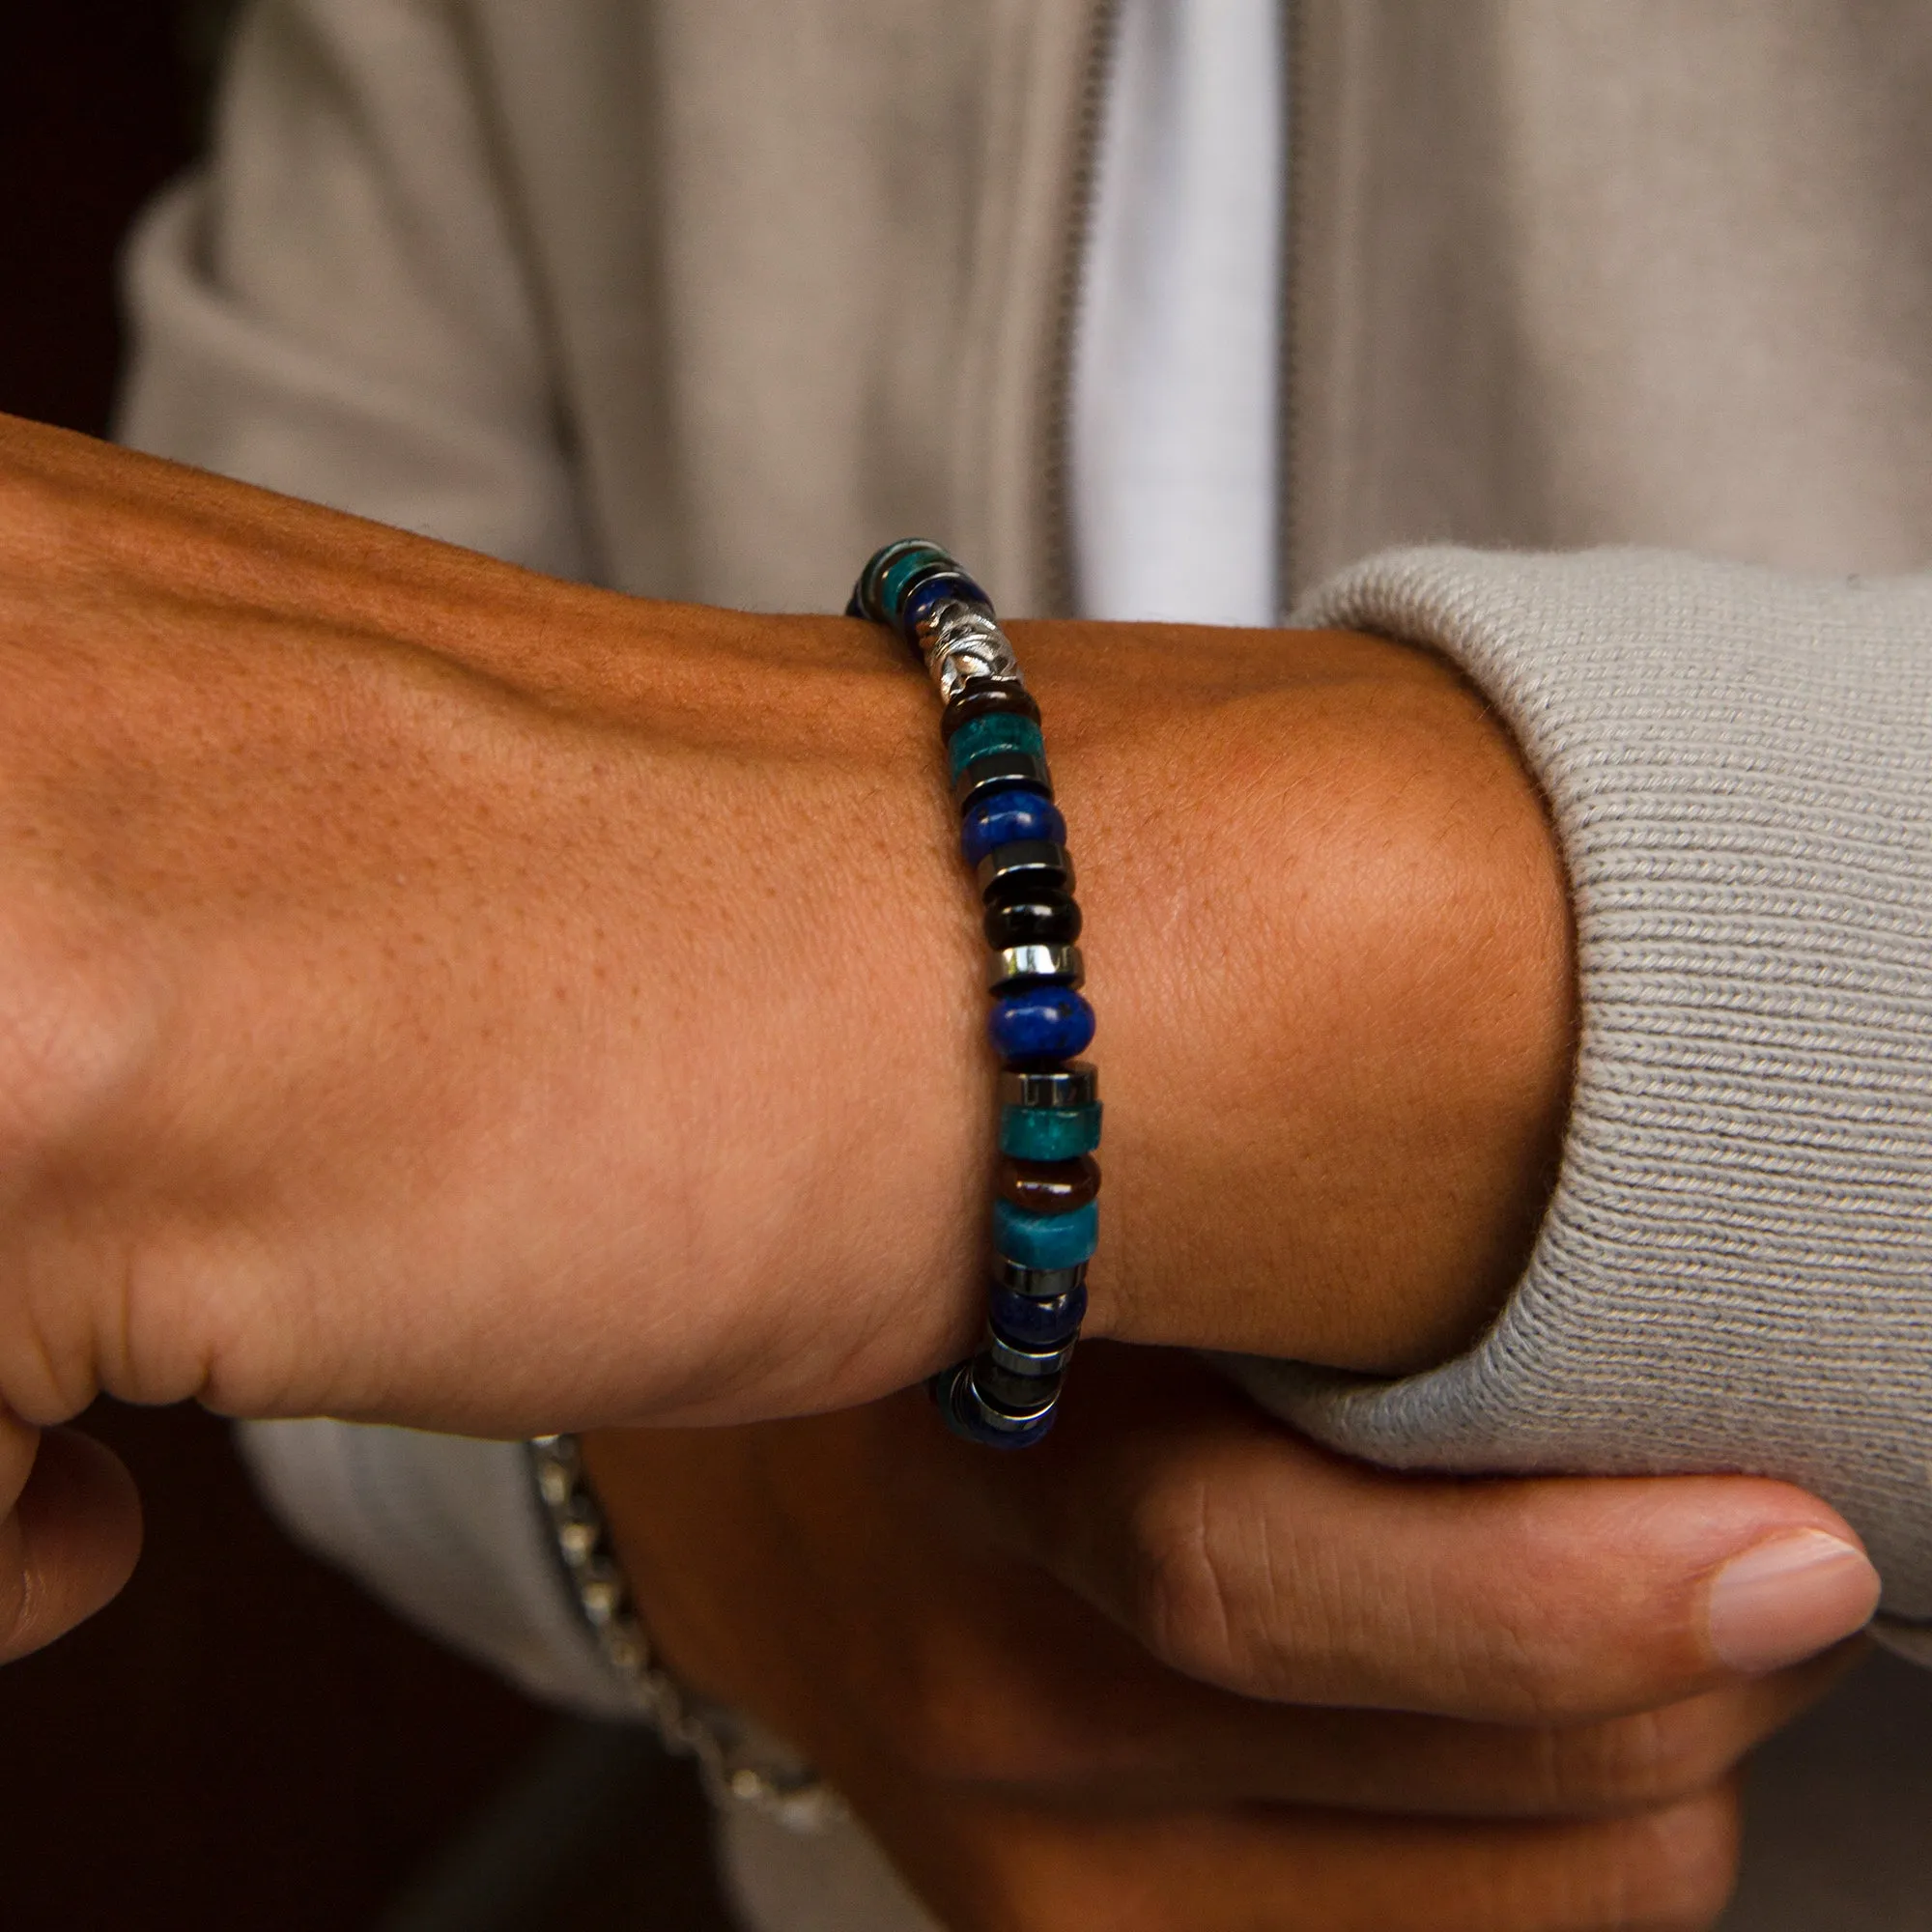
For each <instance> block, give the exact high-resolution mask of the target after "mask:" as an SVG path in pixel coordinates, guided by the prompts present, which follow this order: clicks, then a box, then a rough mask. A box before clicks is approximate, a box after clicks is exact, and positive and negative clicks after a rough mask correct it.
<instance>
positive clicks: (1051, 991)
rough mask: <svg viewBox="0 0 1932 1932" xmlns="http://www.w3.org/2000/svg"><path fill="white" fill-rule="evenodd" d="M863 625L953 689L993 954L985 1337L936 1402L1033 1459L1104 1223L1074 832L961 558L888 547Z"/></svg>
mask: <svg viewBox="0 0 1932 1932" xmlns="http://www.w3.org/2000/svg"><path fill="white" fill-rule="evenodd" d="M847 614H848V615H849V616H854V617H869V618H870V619H871V620H872V622H873V623H875V624H885V625H888V626H890V627H891V628H892V629H893V630H894V631H895V632H897V634H898V635H899V637H900V638H901V639H903V640H904V641H905V643H906V645H907V646H908V647H909V648H910V649H911V650H912V652H913V653H914V655H915V656H917V657H918V658H919V659H920V660H921V661H922V662H923V664H924V666H925V668H926V670H927V671H928V672H929V673H930V674H931V677H932V680H933V682H934V683H935V684H936V685H938V687H939V695H940V696H941V698H942V699H943V700H944V703H945V710H944V713H943V714H942V717H941V722H940V732H941V736H942V739H943V741H944V743H945V746H946V753H947V761H948V764H949V766H950V768H951V771H952V796H953V798H954V800H955V801H956V803H957V804H958V807H959V813H960V819H959V846H960V850H961V852H962V853H963V854H964V856H965V859H966V863H967V864H968V865H969V866H971V867H974V868H975V870H976V873H977V876H978V879H979V886H980V898H981V900H982V902H983V904H984V907H985V915H984V923H985V932H986V940H987V943H988V944H989V945H990V946H991V947H992V949H993V957H992V962H991V964H990V965H989V967H988V969H987V973H986V988H987V991H988V992H990V993H991V995H992V997H993V1009H992V1013H991V1015H990V1017H989V1019H988V1022H987V1031H988V1033H989V1034H990V1035H991V1037H992V1041H993V1044H994V1046H995V1047H996V1048H997V1049H998V1050H999V1053H1000V1057H1001V1060H1002V1062H1003V1068H1002V1071H1001V1074H1000V1140H999V1145H1000V1168H999V1197H998V1199H997V1200H996V1201H995V1202H994V1204H993V1253H994V1269H993V1280H992V1284H991V1288H990V1292H989V1307H988V1311H987V1322H986V1339H985V1342H984V1343H983V1344H982V1346H981V1347H980V1352H979V1353H978V1354H976V1355H975V1356H973V1358H972V1359H971V1360H970V1361H965V1362H960V1363H956V1364H955V1365H954V1366H953V1367H952V1368H950V1369H944V1370H942V1371H941V1372H940V1373H939V1374H938V1375H937V1376H935V1377H934V1378H933V1379H932V1384H931V1386H932V1394H933V1399H934V1401H935V1402H936V1403H937V1404H938V1406H939V1411H940V1413H941V1414H942V1415H943V1416H944V1417H945V1418H946V1421H947V1424H948V1426H949V1427H950V1428H952V1430H953V1431H954V1433H955V1434H957V1435H963V1436H965V1437H967V1438H968V1439H969V1440H971V1441H974V1442H984V1443H989V1444H992V1445H993V1446H995V1447H998V1448H1003V1449H1019V1448H1024V1447H1026V1446H1027V1445H1028V1444H1029V1443H1033V1442H1037V1441H1038V1440H1039V1439H1040V1437H1041V1436H1043V1435H1045V1434H1046V1432H1047V1431H1048V1430H1049V1429H1051V1428H1052V1427H1053V1418H1054V1411H1055V1409H1056V1407H1057V1406H1058V1405H1059V1401H1060V1389H1061V1383H1062V1379H1063V1378H1064V1376H1065V1370H1066V1364H1067V1362H1068V1360H1069V1359H1070V1358H1071V1356H1072V1353H1073V1346H1074V1343H1075V1342H1076V1341H1077V1340H1078V1339H1079V1334H1080V1321H1081V1318H1082V1317H1083V1316H1084V1315H1085V1314H1086V1312H1087V1262H1088V1258H1089V1257H1090V1256H1091V1255H1092V1254H1093V1252H1094V1240H1095V1236H1096V1235H1097V1232H1098V1227H1099V1209H1098V1207H1097V1205H1096V1203H1095V1200H1094V1196H1095V1195H1096V1194H1097V1193H1098V1191H1099V1187H1100V1170H1099V1167H1098V1166H1097V1164H1096V1163H1095V1162H1094V1149H1095V1148H1097V1147H1098V1146H1099V1144H1100V1090H1099V1081H1098V1078H1097V1076H1096V1075H1095V1073H1094V1068H1093V1067H1092V1066H1091V1065H1089V1064H1088V1063H1087V1062H1085V1061H1083V1060H1078V1059H1075V1058H1074V1056H1075V1055H1076V1054H1078V1053H1079V1052H1080V1051H1081V1050H1082V1049H1083V1048H1084V1047H1085V1046H1086V1045H1087V1044H1088V1042H1089V1041H1090V1040H1091V1039H1092V1038H1093V1037H1094V1009H1093V1008H1092V1007H1090V1006H1089V1005H1088V1004H1087V1002H1086V1001H1085V1000H1084V999H1083V998H1082V997H1081V996H1080V992H1079V987H1080V985H1081V982H1082V980H1084V978H1085V969H1084V966H1083V964H1082V961H1081V956H1080V949H1079V947H1078V946H1076V945H1075V944H1074V941H1075V940H1077V939H1078V938H1079V937H1080V908H1079V906H1078V905H1077V904H1076V903H1075V901H1074V898H1073V861H1072V860H1071V858H1069V857H1068V856H1067V851H1066V825H1065V820H1064V819H1063V818H1062V817H1061V815H1060V811H1059V809H1058V808H1057V807H1056V806H1055V804H1054V802H1053V780H1052V776H1051V775H1050V774H1049V772H1048V771H1047V767H1046V751H1045V746H1044V743H1043V741H1042V740H1041V737H1040V729H1039V706H1038V705H1037V704H1036V703H1035V702H1034V700H1033V699H1032V697H1031V696H1028V694H1027V690H1026V686H1025V684H1024V683H1023V682H1022V681H1021V678H1020V669H1019V665H1018V662H1017V661H1016V660H1015V658H1014V656H1013V647H1012V644H1011V643H1010V641H1009V639H1008V638H1007V635H1006V633H1005V632H1004V631H1002V630H1001V628H1000V624H999V620H998V618H997V617H995V615H994V614H993V607H992V604H991V602H990V601H989V600H988V598H987V596H986V593H985V592H984V591H983V590H981V589H980V586H979V585H978V584H977V583H975V582H973V580H972V579H971V578H970V577H969V576H967V574H966V573H965V572H964V571H963V570H962V569H960V567H959V565H958V564H957V563H955V562H954V561H953V560H952V557H951V556H949V555H948V554H946V552H945V551H943V550H941V549H940V547H939V546H938V545H937V544H932V543H926V542H924V541H923V540H921V539H919V538H917V537H907V538H904V539H902V540H901V541H900V542H898V543H894V544H888V545H887V546H886V548H885V549H884V550H882V551H880V552H878V554H876V555H874V556H873V557H872V559H871V560H870V562H868V563H867V565H866V567H865V569H864V570H863V571H861V572H860V574H859V583H858V587H857V588H856V589H855V590H854V591H853V593H852V602H851V604H850V606H849V607H848V609H847Z"/></svg>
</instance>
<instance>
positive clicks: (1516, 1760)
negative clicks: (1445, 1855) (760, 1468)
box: [811, 1554, 1858, 1818]
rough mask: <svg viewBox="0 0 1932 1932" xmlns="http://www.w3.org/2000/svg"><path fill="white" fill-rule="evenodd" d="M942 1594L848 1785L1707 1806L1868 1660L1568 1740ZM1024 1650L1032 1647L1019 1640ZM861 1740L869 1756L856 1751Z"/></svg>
mask: <svg viewBox="0 0 1932 1932" xmlns="http://www.w3.org/2000/svg"><path fill="white" fill-rule="evenodd" d="M935 1560H936V1565H937V1579H936V1580H937V1581H938V1582H939V1584H940V1585H941V1587H940V1588H939V1589H938V1590H936V1591H935V1592H934V1594H933V1596H932V1597H931V1598H929V1599H927V1600H926V1602H925V1608H924V1610H923V1617H922V1625H921V1630H920V1633H919V1636H918V1638H917V1640H916V1643H915V1645H914V1646H913V1648H912V1651H911V1653H910V1654H909V1655H907V1656H904V1657H902V1658H901V1660H900V1661H901V1663H902V1664H906V1663H909V1664H910V1665H911V1666H912V1667H910V1668H901V1669H900V1670H898V1671H897V1672H895V1677H894V1682H893V1683H892V1685H891V1687H890V1690H889V1691H888V1692H887V1693H886V1694H878V1693H876V1692H874V1693H873V1694H867V1686H866V1685H865V1684H864V1683H863V1682H862V1683H861V1685H860V1686H859V1687H858V1694H857V1695H856V1696H854V1695H852V1694H850V1693H849V1692H848V1693H847V1694H844V1695H842V1696H838V1697H837V1698H836V1702H837V1706H838V1721H837V1722H835V1723H833V1724H831V1725H829V1726H828V1725H825V1724H823V1723H819V1724H817V1725H815V1726H813V1728H812V1731H811V1735H812V1737H813V1740H814V1747H815V1749H816V1754H817V1756H818V1758H819V1761H820V1764H821V1768H822V1769H824V1770H825V1771H827V1772H828V1773H830V1774H831V1775H833V1776H834V1779H835V1781H840V1780H842V1779H843V1777H844V1776H846V1775H847V1767H848V1764H849V1763H851V1762H852V1761H853V1759H854V1757H855V1755H856V1758H857V1775H858V1776H861V1777H863V1776H865V1770H866V1760H867V1759H868V1758H878V1757H883V1758H884V1759H886V1760H887V1761H890V1762H892V1763H895V1764H897V1765H899V1766H901V1767H903V1768H904V1769H905V1771H906V1772H907V1773H908V1775H910V1776H914V1777H916V1778H919V1779H923V1780H925V1781H928V1782H933V1783H940V1784H947V1785H951V1786H953V1787H957V1788H979V1789H981V1790H987V1789H1005V1790H1008V1791H1010V1792H1014V1793H1018V1792H1022V1791H1024V1792H1029V1793H1033V1794H1036V1795H1038V1796H1040V1797H1041V1798H1042V1799H1044V1800H1045V1801H1047V1802H1050V1803H1055V1804H1069V1803H1074V1802H1088V1803H1096V1804H1097V1803H1105V1804H1115V1805H1118V1804H1137V1805H1148V1806H1170V1805H1182V1806H1185V1807H1187V1808H1189V1809H1193V1808H1198V1807H1200V1806H1204V1805H1210V1804H1223V1803H1228V1804H1238V1803H1244V1802H1264V1803H1271V1804H1299V1805H1322V1806H1327V1807H1334V1808H1346V1809H1351V1810H1364V1811H1379V1812H1388V1813H1398V1814H1406V1815H1416V1816H1440V1817H1468V1818H1476V1817H1498V1818H1501V1817H1519V1818H1554V1817H1587V1816H1598V1815H1612V1814H1617V1813H1627V1812H1631V1811H1634V1810H1641V1809H1652V1808H1655V1807H1657V1806H1658V1805H1660V1804H1668V1803H1675V1802H1678V1801H1681V1800H1684V1799H1688V1798H1690V1797H1691V1796H1693V1795H1695V1794H1697V1793H1699V1792H1702V1791H1705V1790H1708V1789H1710V1788H1711V1787H1712V1786H1713V1785H1715V1784H1718V1783H1719V1782H1720V1781H1721V1780H1722V1779H1723V1778H1725V1777H1726V1776H1728V1775H1729V1774H1730V1772H1731V1771H1732V1769H1733V1768H1734V1767H1735V1765H1736V1764H1737V1762H1738V1760H1739V1759H1740V1758H1741V1757H1743V1756H1744V1754H1745V1753H1746V1752H1747V1751H1748V1750H1749V1749H1750V1748H1751V1747H1753V1746H1755V1745H1756V1744H1758V1743H1760V1742H1761V1741H1762V1740H1763V1739H1764V1738H1766V1737H1768V1736H1769V1735H1770V1734H1771V1733H1772V1732H1774V1731H1775V1730H1776V1729H1777V1728H1778V1727H1779V1726H1780V1725H1782V1724H1784V1723H1786V1722H1788V1721H1789V1720H1790V1719H1792V1718H1793V1717H1795V1716H1796V1715H1797V1714H1798V1713H1799V1712H1800V1711H1802V1710H1803V1709H1804V1708H1805V1707H1806V1706H1807V1705H1809V1704H1810V1703H1811V1702H1813V1701H1814V1700H1815V1699H1816V1698H1817V1697H1818V1696H1820V1695H1821V1694H1823V1692H1824V1690H1826V1689H1828V1688H1829V1686H1830V1685H1831V1684H1832V1683H1833V1681H1835V1679H1836V1678H1837V1677H1838V1676H1839V1675H1840V1674H1841V1673H1842V1671H1843V1669H1844V1668H1845V1666H1846V1664H1847V1663H1848V1662H1850V1654H1851V1653H1854V1652H1856V1650H1857V1649H1858V1646H1857V1645H1848V1646H1845V1647H1843V1650H1842V1651H1841V1652H1840V1653H1839V1654H1836V1655H1830V1656H1827V1657H1825V1658H1821V1659H1816V1660H1813V1661H1812V1662H1810V1663H1808V1664H1805V1665H1803V1666H1800V1667H1798V1668H1796V1669H1794V1670H1790V1671H1784V1672H1779V1673H1776V1674H1775V1675H1773V1676H1770V1677H1765V1678H1757V1679H1751V1680H1747V1681H1746V1682H1744V1683H1740V1684H1731V1685H1726V1686H1724V1687H1723V1688H1721V1689H1719V1690H1710V1691H1705V1692H1703V1693H1701V1694H1700V1695H1698V1696H1696V1697H1693V1698H1690V1699H1687V1700H1685V1701H1684V1702H1681V1703H1678V1704H1675V1705H1670V1706H1666V1707H1664V1708H1662V1709H1660V1710H1656V1711H1648V1712H1641V1713H1636V1714H1634V1715H1629V1716H1624V1717H1618V1718H1612V1719H1605V1720H1602V1721H1599V1722H1592V1723H1583V1724H1576V1725H1565V1726H1545V1725H1525V1724H1497V1723H1476V1722H1468V1721H1464V1720H1462V1719H1450V1718H1439V1717H1431V1716H1423V1715H1417V1714H1412V1713H1407V1712H1395V1711H1348V1710H1337V1709H1332V1708H1321V1707H1313V1708H1304V1707H1296V1706H1293V1705H1284V1704H1278V1703H1273V1702H1269V1701H1266V1700H1263V1699H1258V1698H1250V1697H1242V1696H1237V1695H1236V1694H1235V1693H1233V1692H1231V1691H1228V1690H1221V1689H1219V1688H1217V1687H1214V1686H1210V1685H1206V1684H1202V1683H1200V1682H1198V1681H1197V1680H1195V1679H1192V1678H1189V1677H1184V1676H1182V1675H1180V1674H1179V1673H1178V1672H1176V1671H1173V1670H1170V1669H1168V1668H1166V1667H1165V1666H1164V1665H1162V1664H1160V1663H1158V1662H1155V1661H1154V1660H1153V1659H1152V1658H1151V1657H1150V1656H1149V1655H1148V1653H1147V1652H1146V1651H1145V1650H1144V1649H1142V1648H1141V1646H1140V1645H1139V1644H1137V1643H1136V1642H1135V1641H1134V1640H1133V1639H1132V1638H1131V1637H1130V1636H1129V1635H1128V1634H1126V1633H1125V1632H1123V1631H1121V1630H1120V1629H1118V1628H1117V1627H1115V1626H1113V1625H1110V1624H1107V1623H1104V1622H1102V1621H1101V1620H1099V1619H1098V1618H1097V1617H1095V1615H1094V1611H1093V1610H1092V1609H1091V1607H1089V1606H1088V1605H1084V1604H1082V1603H1081V1602H1080V1601H1079V1600H1078V1599H1077V1598H1075V1597H1073V1596H1072V1595H1071V1594H1070V1593H1066V1592H1064V1591H1061V1590H1059V1589H1058V1588H1056V1586H1054V1585H1053V1584H1051V1583H1050V1582H1047V1581H1046V1580H1045V1579H1042V1578H1040V1577H1037V1576H1028V1575H1026V1574H1024V1573H1021V1572H1019V1571H1018V1570H1017V1568H1016V1567H1015V1569H1014V1570H1012V1571H1010V1572H1006V1573H1003V1572H1002V1571H1001V1570H1000V1569H999V1568H998V1567H996V1566H992V1565H987V1564H984V1563H981V1564H980V1565H979V1566H978V1567H977V1569H975V1570H974V1571H973V1572H972V1573H970V1575H963V1576H954V1575H952V1573H950V1572H949V1570H948V1568H947V1566H946V1564H945V1561H944V1556H943V1554H941V1555H940V1556H939V1557H938V1558H937V1559H934V1558H932V1557H931V1556H929V1555H928V1557H927V1560H926V1563H925V1564H924V1565H923V1568H931V1567H933V1564H934V1562H935ZM1016 1633H1023V1634H1024V1640H1023V1641H1016V1640H1015V1634H1016ZM855 1740H857V1744H858V1747H857V1749H856V1753H855V1749H854V1746H855Z"/></svg>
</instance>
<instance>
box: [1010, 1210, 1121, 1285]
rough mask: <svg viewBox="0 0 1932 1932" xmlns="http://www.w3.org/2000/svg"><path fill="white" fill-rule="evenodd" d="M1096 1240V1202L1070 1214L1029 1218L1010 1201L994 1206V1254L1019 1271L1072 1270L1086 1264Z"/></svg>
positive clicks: (1028, 1215) (1097, 1218)
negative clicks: (1078, 1263)
mask: <svg viewBox="0 0 1932 1932" xmlns="http://www.w3.org/2000/svg"><path fill="white" fill-rule="evenodd" d="M1099 1239H1100V1204H1099V1203H1098V1202H1097V1201H1090V1202H1088V1204H1087V1205H1086V1207H1084V1208H1074V1210H1073V1211H1072V1213H1070V1214H1029V1213H1026V1212H1025V1211H1024V1210H1023V1209H1021V1208H1015V1207H1014V1206H1013V1205H1012V1203H1011V1202H1009V1201H995V1202H994V1203H993V1249H994V1252H995V1253H996V1254H1001V1255H1004V1256H1005V1257H1006V1258H1007V1260H1008V1261H1009V1262H1018V1263H1019V1264H1020V1265H1021V1266H1022V1267H1034V1268H1063V1267H1071V1266H1073V1264H1075V1263H1076V1262H1084V1261H1086V1260H1087V1259H1088V1258H1089V1257H1090V1256H1091V1255H1092V1254H1093V1252H1094V1248H1095V1247H1096V1246H1097V1245H1098V1244H1099Z"/></svg>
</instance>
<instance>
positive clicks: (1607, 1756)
mask: <svg viewBox="0 0 1932 1932" xmlns="http://www.w3.org/2000/svg"><path fill="white" fill-rule="evenodd" d="M1543 1737H1544V1744H1545V1750H1544V1761H1543V1765H1542V1767H1541V1771H1542V1782H1543V1784H1544V1788H1545V1791H1546V1794H1547V1796H1548V1801H1549V1803H1550V1804H1552V1805H1553V1806H1554V1807H1555V1808H1557V1809H1558V1810H1626V1809H1631V1810H1634V1809H1651V1808H1654V1807H1656V1806H1658V1805H1662V1804H1674V1803H1676V1802H1678V1801H1679V1800H1682V1799H1687V1798H1690V1797H1692V1796H1694V1795H1695V1794H1696V1793H1699V1792H1702V1791H1705V1790H1707V1789H1709V1787H1710V1786H1711V1785H1713V1784H1715V1783H1717V1782H1718V1780H1719V1778H1721V1777H1722V1776H1724V1775H1725V1773H1726V1772H1728V1771H1729V1770H1730V1768H1731V1764H1732V1762H1733V1760H1734V1759H1735V1757H1736V1754H1737V1753H1736V1748H1735V1743H1734V1740H1733V1739H1732V1737H1731V1735H1730V1730H1729V1727H1728V1726H1727V1725H1726V1724H1725V1723H1724V1722H1723V1721H1722V1719H1721V1716H1720V1714H1719V1712H1718V1711H1717V1710H1716V1709H1714V1708H1713V1707H1712V1706H1711V1705H1710V1704H1709V1703H1708V1702H1706V1701H1704V1700H1698V1701H1696V1702H1692V1703H1685V1704H1673V1705H1669V1706H1666V1707H1665V1708H1664V1709H1662V1710H1658V1711H1644V1712H1639V1713H1637V1714H1636V1715H1634V1716H1632V1717H1627V1718H1616V1719H1609V1720H1608V1721H1607V1722H1605V1723H1600V1724H1589V1725H1585V1726H1582V1727H1580V1728H1578V1729H1576V1730H1557V1731H1550V1732H1546V1733H1544V1734H1543Z"/></svg>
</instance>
